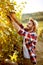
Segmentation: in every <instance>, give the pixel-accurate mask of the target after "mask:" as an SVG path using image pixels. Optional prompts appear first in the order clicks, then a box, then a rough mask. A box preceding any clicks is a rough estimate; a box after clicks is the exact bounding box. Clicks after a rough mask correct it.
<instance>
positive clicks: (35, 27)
mask: <svg viewBox="0 0 43 65" xmlns="http://www.w3.org/2000/svg"><path fill="white" fill-rule="evenodd" d="M29 21H31V22H32V23H33V26H34V28H33V31H34V32H36V30H37V28H38V22H37V21H36V20H34V19H33V18H30V19H29Z"/></svg>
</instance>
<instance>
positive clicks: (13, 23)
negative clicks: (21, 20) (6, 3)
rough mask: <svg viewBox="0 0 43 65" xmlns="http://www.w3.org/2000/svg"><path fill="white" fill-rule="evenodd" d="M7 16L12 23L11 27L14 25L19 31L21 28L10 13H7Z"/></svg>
mask: <svg viewBox="0 0 43 65" xmlns="http://www.w3.org/2000/svg"><path fill="white" fill-rule="evenodd" d="M9 17H10V20H11V23H12V25H13V27H14V28H15V29H16V30H17V31H19V30H20V29H21V28H20V26H19V25H18V24H17V23H16V22H15V20H14V19H13V18H12V16H11V15H9Z"/></svg>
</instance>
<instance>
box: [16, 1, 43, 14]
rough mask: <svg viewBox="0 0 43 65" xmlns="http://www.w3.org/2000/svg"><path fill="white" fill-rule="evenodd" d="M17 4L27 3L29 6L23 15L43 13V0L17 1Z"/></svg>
mask: <svg viewBox="0 0 43 65" xmlns="http://www.w3.org/2000/svg"><path fill="white" fill-rule="evenodd" d="M16 1H17V3H20V2H22V1H23V2H24V1H26V2H27V4H26V5H25V8H24V9H23V11H22V13H34V12H41V11H43V0H16Z"/></svg>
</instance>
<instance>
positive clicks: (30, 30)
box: [8, 13, 37, 65]
mask: <svg viewBox="0 0 43 65" xmlns="http://www.w3.org/2000/svg"><path fill="white" fill-rule="evenodd" d="M8 16H9V17H10V19H11V21H12V22H11V23H12V24H13V26H14V28H15V29H16V30H17V32H18V34H19V35H21V36H24V39H23V55H24V58H28V59H30V60H31V62H32V63H33V64H34V65H35V64H36V63H37V62H36V54H35V46H36V42H37V34H36V28H37V23H36V21H35V20H33V19H30V20H29V22H28V24H27V27H26V29H24V27H23V26H22V27H21V26H20V23H19V22H18V21H17V20H16V18H15V16H14V15H12V13H10V14H9V15H8Z"/></svg>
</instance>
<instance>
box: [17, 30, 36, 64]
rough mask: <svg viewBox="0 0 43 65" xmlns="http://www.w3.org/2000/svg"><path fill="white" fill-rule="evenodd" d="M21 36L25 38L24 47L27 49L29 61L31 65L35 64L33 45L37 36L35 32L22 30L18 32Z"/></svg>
mask: <svg viewBox="0 0 43 65" xmlns="http://www.w3.org/2000/svg"><path fill="white" fill-rule="evenodd" d="M18 33H19V34H20V35H21V36H24V37H25V45H26V47H27V49H28V52H29V55H30V60H31V62H32V63H33V64H36V54H35V45H36V42H37V35H36V33H35V32H30V33H29V32H27V31H25V30H24V29H21V30H19V31H18Z"/></svg>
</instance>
